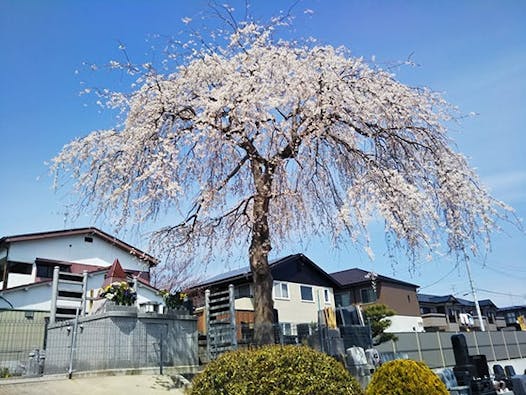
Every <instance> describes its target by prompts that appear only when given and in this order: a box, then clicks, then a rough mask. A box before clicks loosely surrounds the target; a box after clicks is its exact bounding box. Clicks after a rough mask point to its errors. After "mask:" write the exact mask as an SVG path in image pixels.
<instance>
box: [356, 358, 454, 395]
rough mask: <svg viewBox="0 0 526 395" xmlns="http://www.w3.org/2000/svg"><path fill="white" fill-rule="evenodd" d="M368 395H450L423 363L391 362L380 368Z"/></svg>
mask: <svg viewBox="0 0 526 395" xmlns="http://www.w3.org/2000/svg"><path fill="white" fill-rule="evenodd" d="M365 393H366V395H448V394H449V392H448V390H447V389H446V386H445V385H444V383H443V382H442V381H441V380H440V378H439V377H438V376H437V375H436V374H435V373H433V371H432V370H431V369H429V367H428V366H427V365H426V364H425V363H423V362H416V361H411V360H407V359H397V360H395V361H390V362H387V363H385V364H383V365H382V366H380V368H378V370H377V371H376V372H374V374H373V377H372V380H371V382H370V383H369V385H368V386H367V389H366V391H365Z"/></svg>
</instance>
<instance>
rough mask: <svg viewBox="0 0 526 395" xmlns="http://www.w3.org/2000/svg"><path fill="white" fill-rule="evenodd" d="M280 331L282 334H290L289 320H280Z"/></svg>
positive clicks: (290, 325)
mask: <svg viewBox="0 0 526 395" xmlns="http://www.w3.org/2000/svg"><path fill="white" fill-rule="evenodd" d="M280 325H281V333H282V334H283V335H284V336H291V335H292V324H291V323H290V322H281V323H280Z"/></svg>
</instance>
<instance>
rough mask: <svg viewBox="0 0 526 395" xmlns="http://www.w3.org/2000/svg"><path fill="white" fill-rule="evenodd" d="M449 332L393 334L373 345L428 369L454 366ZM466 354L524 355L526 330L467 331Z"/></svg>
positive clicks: (502, 357)
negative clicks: (421, 364)
mask: <svg viewBox="0 0 526 395" xmlns="http://www.w3.org/2000/svg"><path fill="white" fill-rule="evenodd" d="M454 334H455V333H453V332H426V333H418V332H414V333H397V334H396V336H397V337H398V341H396V342H394V341H391V342H387V343H383V344H381V345H379V346H376V348H377V350H378V351H379V352H381V353H383V352H394V353H403V354H407V356H408V357H409V358H410V359H413V360H416V361H424V362H426V363H427V364H428V365H429V366H430V367H431V368H443V367H451V366H454V365H455V355H454V353H453V346H452V344H451V336H452V335H454ZM464 335H465V337H466V343H467V345H468V349H469V354H470V355H479V354H484V355H486V358H487V360H488V362H491V361H503V360H509V359H516V358H526V332H516V331H497V332H495V331H494V332H467V333H464Z"/></svg>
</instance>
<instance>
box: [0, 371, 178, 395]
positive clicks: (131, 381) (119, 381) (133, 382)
mask: <svg viewBox="0 0 526 395" xmlns="http://www.w3.org/2000/svg"><path fill="white" fill-rule="evenodd" d="M177 382H178V381H177V379H175V380H173V379H172V378H171V376H168V375H163V376H161V375H133V376H132V375H125V376H91V377H78V378H76V377H73V378H72V379H71V380H68V379H67V378H65V377H60V378H59V377H53V378H49V377H45V378H35V379H16V380H9V379H4V380H0V395H8V394H9V395H13V394H17V395H42V394H46V395H64V394H67V395H84V394H87V395H102V394H104V395H106V394H125V395H154V394H165V395H183V394H184V390H183V389H182V388H176V384H177Z"/></svg>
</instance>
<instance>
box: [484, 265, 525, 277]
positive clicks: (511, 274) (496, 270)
mask: <svg viewBox="0 0 526 395" xmlns="http://www.w3.org/2000/svg"><path fill="white" fill-rule="evenodd" d="M480 266H482V268H483V269H488V270H491V271H492V272H495V273H499V274H502V275H503V276H507V277H513V278H518V279H520V280H526V277H522V276H517V274H515V273H506V272H503V271H502V270H499V269H495V268H493V267H490V266H488V265H480Z"/></svg>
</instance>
